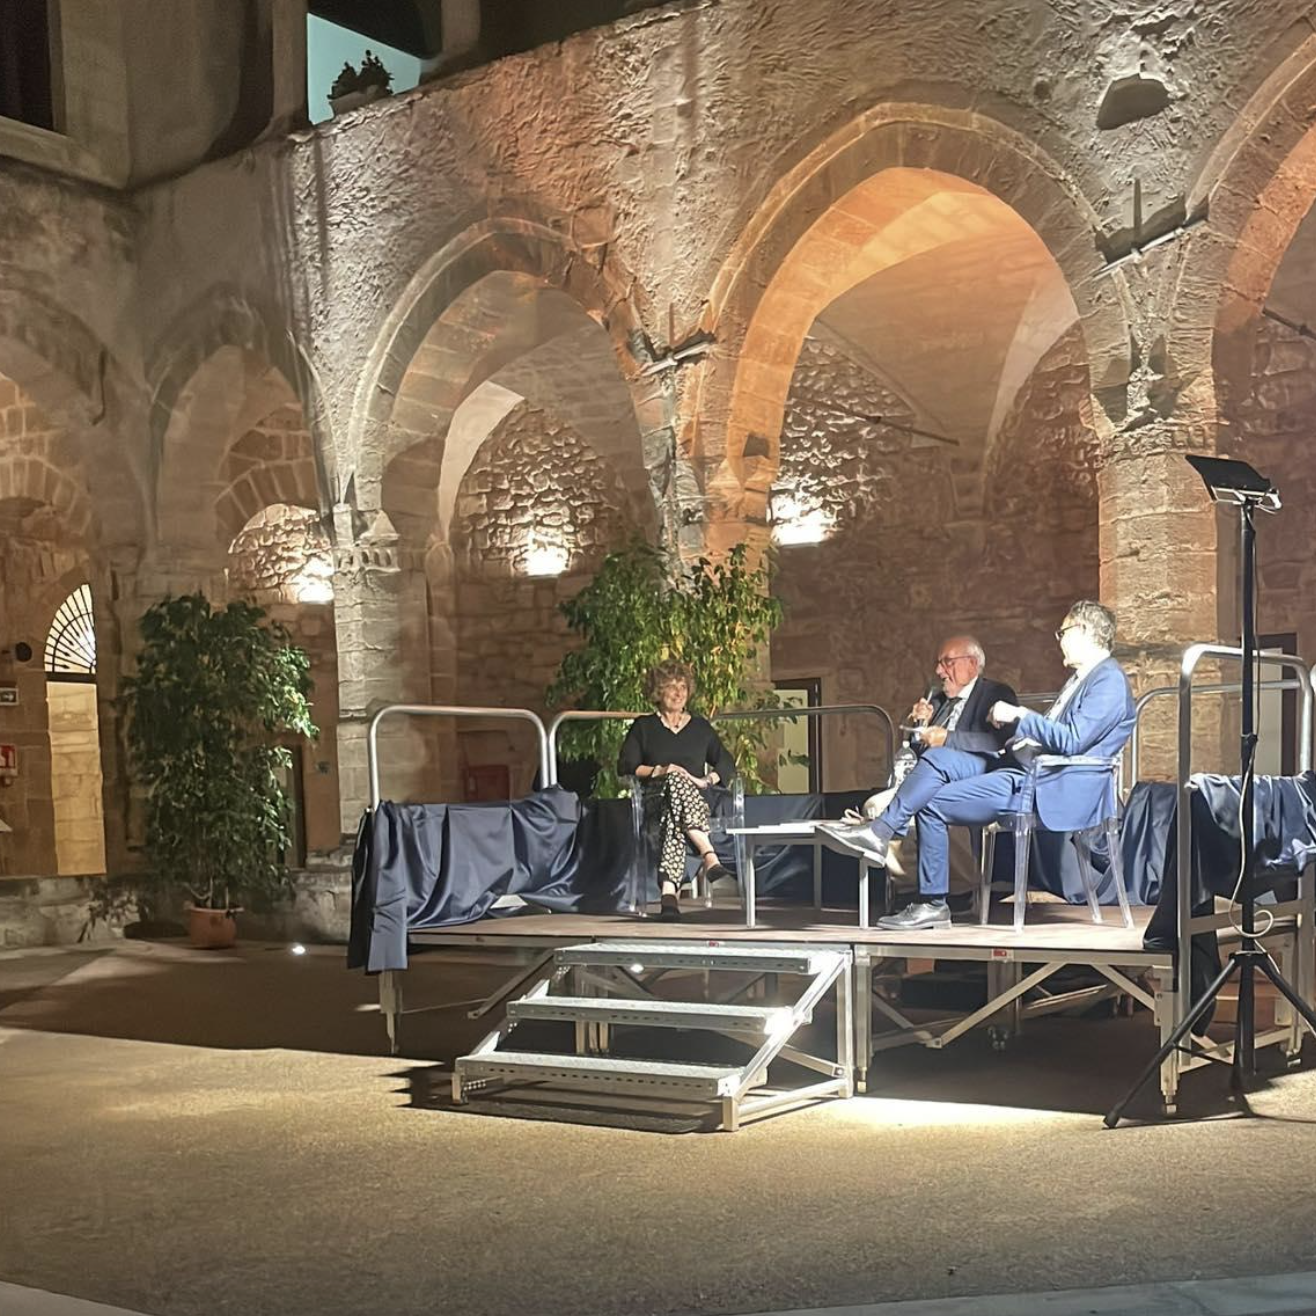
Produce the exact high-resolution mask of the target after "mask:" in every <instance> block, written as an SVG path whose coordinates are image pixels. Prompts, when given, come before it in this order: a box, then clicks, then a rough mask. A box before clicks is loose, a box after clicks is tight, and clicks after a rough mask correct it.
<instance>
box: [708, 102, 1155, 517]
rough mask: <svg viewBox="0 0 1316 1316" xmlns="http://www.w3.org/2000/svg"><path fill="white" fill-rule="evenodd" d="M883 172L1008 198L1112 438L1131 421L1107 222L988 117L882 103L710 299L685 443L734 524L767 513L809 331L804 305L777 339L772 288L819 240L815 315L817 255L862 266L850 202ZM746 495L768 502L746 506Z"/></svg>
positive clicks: (728, 264)
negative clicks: (1083, 350)
mask: <svg viewBox="0 0 1316 1316" xmlns="http://www.w3.org/2000/svg"><path fill="white" fill-rule="evenodd" d="M884 170H904V171H910V172H915V171H924V170H933V171H937V172H938V173H939V174H941V175H943V176H945V177H947V178H950V179H954V180H959V182H958V184H957V186H959V187H962V188H963V189H964V190H966V191H967V190H969V189H974V190H976V191H978V192H979V193H982V194H986V195H990V196H992V197H994V198H996V199H998V200H999V201H1000V202H1001V203H1003V204H1004V205H1006V206H1008V207H1009V208H1010V209H1011V210H1013V211H1014V212H1015V213H1016V214H1017V215H1018V216H1019V217H1020V219H1021V220H1022V221H1024V223H1026V224H1027V225H1028V226H1029V227H1030V228H1031V229H1032V230H1033V232H1034V233H1035V234H1037V236H1038V238H1039V239H1040V241H1042V242H1043V243H1044V244H1045V246H1046V248H1047V249H1048V251H1049V252H1050V255H1051V256H1052V258H1053V259H1054V261H1055V263H1056V265H1057V266H1058V267H1059V269H1060V271H1061V272H1062V273H1063V275H1064V280H1065V284H1066V285H1067V289H1068V292H1069V295H1070V296H1072V298H1073V301H1074V304H1075V306H1076V309H1077V313H1078V316H1079V319H1080V320H1081V321H1082V324H1083V331H1084V337H1085V340H1086V342H1087V350H1088V358H1089V363H1090V373H1091V378H1092V384H1093V393H1094V396H1096V397H1097V398H1098V400H1099V401H1100V403H1101V411H1102V413H1103V424H1104V425H1105V426H1107V427H1109V426H1112V425H1114V424H1117V423H1118V422H1119V421H1120V420H1121V419H1122V418H1123V415H1124V411H1125V407H1126V405H1127V386H1128V382H1129V377H1130V374H1131V371H1132V365H1133V357H1134V353H1135V352H1136V351H1137V345H1136V344H1135V343H1134V341H1133V338H1132V333H1131V329H1130V321H1131V316H1130V314H1129V299H1128V293H1127V289H1126V287H1125V285H1124V281H1123V277H1122V275H1121V274H1120V273H1119V272H1118V271H1115V272H1113V273H1111V274H1109V275H1108V276H1106V277H1104V278H1101V279H1098V278H1096V277H1095V276H1096V275H1097V273H1098V271H1099V269H1100V267H1101V263H1102V262H1101V258H1100V256H1099V254H1098V250H1097V245H1096V236H1097V232H1098V221H1097V217H1096V215H1095V213H1094V211H1093V208H1092V207H1091V205H1090V204H1089V203H1088V201H1087V199H1086V198H1085V197H1084V195H1083V194H1082V192H1081V191H1080V190H1079V188H1078V187H1077V186H1076V185H1075V184H1074V183H1073V182H1072V181H1071V180H1070V179H1069V178H1068V176H1067V175H1066V174H1065V172H1064V171H1063V170H1062V169H1061V168H1060V166H1059V165H1057V164H1056V163H1055V162H1054V161H1053V160H1051V159H1050V158H1049V157H1048V156H1047V155H1046V154H1045V153H1044V152H1043V151H1042V150H1041V149H1040V148H1038V147H1037V146H1036V145H1034V144H1032V143H1030V142H1028V141H1027V140H1025V139H1024V138H1022V137H1021V136H1019V135H1018V134H1016V133H1014V132H1013V131H1011V130H1010V129H1008V128H1005V127H1004V126H1003V125H1001V124H1000V123H997V122H996V121H994V120H991V119H988V118H986V117H985V116H983V115H981V114H975V113H970V112H967V111H955V110H949V109H945V108H942V107H936V106H928V105H913V104H882V105H877V106H874V107H873V108H871V109H870V110H868V111H866V112H865V113H864V114H862V115H859V116H858V117H856V118H855V119H853V120H852V121H851V122H849V123H848V124H846V125H845V126H844V127H842V128H841V129H840V130H838V131H837V132H835V133H833V134H832V135H831V136H830V137H828V138H827V139H826V140H825V141H823V142H822V143H821V144H819V145H817V146H815V147H814V148H813V149H811V150H809V151H808V152H807V154H804V155H803V156H802V157H801V158H799V159H798V160H797V161H796V162H795V163H794V164H792V166H791V167H790V168H789V169H788V170H786V171H785V172H784V173H783V175H782V176H781V178H780V179H779V180H778V181H777V183H776V184H775V185H774V186H773V187H772V188H771V190H770V191H769V192H768V194H767V196H766V198H765V199H764V200H763V202H762V204H761V205H760V206H759V208H758V210H757V211H756V212H755V214H754V215H753V217H752V218H751V219H750V220H749V221H748V223H747V224H746V225H745V227H744V229H743V230H742V232H741V234H740V236H739V238H738V240H737V241H736V243H735V245H734V247H733V249H732V251H731V253H730V254H729V255H728V257H727V258H726V260H725V261H724V262H723V264H722V266H721V269H720V270H719V272H718V275H717V278H716V280H715V282H714V285H713V288H712V290H711V293H710V297H709V304H708V309H707V312H706V315H705V317H704V324H705V326H706V327H707V328H708V330H709V331H710V332H711V333H713V334H714V335H715V336H716V338H717V347H716V350H715V352H714V353H713V355H712V358H711V359H710V361H709V364H708V366H707V367H706V368H705V370H704V372H703V378H702V379H701V381H700V384H699V388H698V399H697V402H696V405H695V406H694V407H693V408H692V409H691V413H690V414H691V416H692V417H694V418H697V420H692V424H691V430H690V432H688V433H687V434H686V435H684V436H683V437H684V439H685V440H686V442H687V444H688V445H689V446H690V447H691V448H692V449H693V450H695V451H696V452H697V453H698V454H699V455H700V456H702V458H703V463H702V464H703V467H704V470H705V473H706V475H707V476H708V479H709V492H710V493H711V494H712V495H713V496H714V498H715V500H716V501H717V502H719V503H721V504H722V507H721V514H722V515H724V516H729V517H730V518H731V519H733V520H739V519H741V517H742V516H745V515H746V514H747V515H748V519H750V520H754V519H757V516H758V514H760V513H761V511H762V506H761V503H762V495H763V491H764V490H765V489H766V486H767V484H769V483H770V481H771V478H772V468H773V466H774V464H775V453H774V451H773V446H774V444H775V436H776V434H777V433H778V432H779V430H780V426H781V414H782V403H783V401H784V398H785V396H786V392H787V390H788V388H789V380H790V372H791V369H792V366H793V363H794V361H795V359H796V357H797V355H798V351H799V345H800V341H801V340H802V337H803V328H804V327H803V326H802V325H800V324H798V323H796V321H798V320H799V319H800V318H801V316H802V315H804V312H805V309H806V307H805V306H801V305H796V306H794V307H793V308H790V309H791V310H793V311H794V314H793V315H791V317H790V327H789V329H788V330H787V331H786V332H783V333H776V332H774V331H773V329H772V328H771V327H770V326H769V325H768V324H767V323H766V322H765V317H764V316H763V315H762V312H763V311H764V309H765V302H766V301H767V299H768V298H769V297H770V295H771V294H772V293H773V288H774V281H775V280H776V279H777V277H778V275H779V272H780V271H781V269H782V267H783V265H784V264H785V263H786V262H788V261H789V260H790V258H791V254H792V253H793V252H796V251H797V250H801V243H802V242H806V241H807V240H808V238H809V236H810V234H812V235H813V237H814V239H815V241H816V249H815V251H814V253H813V263H814V265H815V267H817V268H814V269H813V270H809V269H808V268H807V266H808V264H809V260H808V259H807V258H806V259H805V260H803V261H802V262H801V263H800V268H799V269H798V270H797V274H798V276H799V277H800V279H801V281H802V286H803V287H804V288H805V291H804V293H803V296H802V300H803V301H804V302H805V303H806V304H807V303H808V301H809V300H810V299H814V300H816V298H817V297H819V296H821V295H823V292H824V291H825V288H824V285H825V282H826V280H827V277H828V275H827V271H826V266H825V259H826V257H824V263H823V265H822V266H821V267H818V265H819V256H820V255H821V254H822V253H824V252H827V253H828V255H829V256H830V257H831V258H840V259H844V260H845V261H846V262H847V263H850V262H852V261H853V259H854V257H853V252H852V251H851V250H849V249H847V237H850V238H851V239H852V240H853V238H854V237H855V236H862V234H863V232H864V230H863V229H862V228H860V229H856V228H855V226H854V225H853V224H850V225H849V226H848V227H847V225H846V223H845V222H844V221H845V218H846V217H845V214H844V209H843V207H841V206H840V204H839V203H840V202H841V200H842V199H843V198H845V197H846V196H847V195H849V194H851V193H852V192H853V191H854V190H855V189H856V188H859V187H861V186H862V185H863V184H864V183H865V181H866V180H869V179H872V178H873V177H874V176H875V175H878V174H880V173H882V172H883V171H884ZM829 214H830V215H831V216H832V219H831V220H829V219H828V216H829ZM829 228H830V229H832V230H833V231H830V232H829V231H828V229H829ZM777 286H778V288H780V285H777ZM787 300H789V299H787ZM774 309H777V310H780V309H782V308H774ZM751 436H754V437H753V438H751ZM747 448H748V450H749V451H748V456H749V458H750V460H749V461H747V460H746V458H747ZM756 458H757V459H758V465H757V466H756V467H755V466H752V465H751V463H752V462H753V461H755V459H756ZM747 486H749V487H750V488H752V489H753V490H754V491H756V494H757V496H756V497H753V498H751V499H750V500H749V501H748V502H747V503H746V504H743V505H741V506H740V507H737V506H736V503H737V501H738V500H739V499H740V498H741V496H742V493H741V491H742V490H744V489H745V488H746V487H747Z"/></svg>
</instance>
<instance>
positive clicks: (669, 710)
mask: <svg viewBox="0 0 1316 1316" xmlns="http://www.w3.org/2000/svg"><path fill="white" fill-rule="evenodd" d="M645 685H646V690H645V693H646V694H647V695H648V696H649V699H650V700H651V701H652V702H653V704H654V706H655V707H656V708H657V709H658V711H657V712H656V713H649V714H647V715H646V716H644V717H637V718H636V719H635V721H634V722H632V723H631V728H630V730H629V731H628V732H627V733H626V739H625V741H624V742H623V743H622V747H621V754H620V755H619V756H618V759H617V771H618V772H619V773H621V775H622V776H628V777H629V776H633V777H636V778H638V779H639V780H640V781H642V782H645V783H652V785H651V786H650V785H647V784H646V786H645V787H644V788H643V789H644V791H645V795H646V799H647V798H648V797H649V794H650V791H651V790H652V792H653V797H654V799H655V801H656V804H657V807H658V808H659V810H660V819H659V831H658V836H659V847H660V851H661V854H660V858H659V860H658V878H659V882H660V891H661V894H662V906H661V908H660V910H659V914H658V917H659V918H664V919H676V918H680V917H681V908H680V905H679V904H678V903H677V896H678V893H679V892H680V890H681V886H682V885H683V883H684V882H685V856H686V842H687V840H688V841H689V843H690V844H691V845H693V846H694V848H695V850H696V851H697V852H698V854H699V856H700V858H701V860H702V861H703V865H704V871H705V874H706V876H707V878H708V880H709V881H710V882H714V881H716V880H717V879H718V878H722V877H729V876H730V874H729V873H728V872H727V870H726V869H725V868H723V867H722V865H721V864H719V863H718V861H717V854H716V853H715V852H714V850H713V845H712V842H711V841H710V840H709V839H708V823H709V812H708V801H707V800H705V799H704V797H703V795H702V794H701V793H700V788H701V787H704V786H716V785H718V784H720V783H723V782H727V781H730V779H731V778H732V777H733V776H734V775H735V771H736V768H735V764H734V763H733V762H732V761H731V755H730V754H728V753H727V752H726V750H725V749H724V748H723V746H722V742H721V741H720V740H719V739H718V738H717V732H716V731H714V730H713V728H712V726H711V725H709V723H708V722H706V721H705V720H704V719H703V718H702V717H694V716H692V715H691V714H690V713H688V712H687V711H686V707H685V706H686V703H687V702H688V701H689V699H690V697H691V696H692V695H693V694H694V692H695V680H694V673H693V672H692V671H691V670H690V668H689V666H688V665H687V664H685V663H682V662H676V661H671V662H665V663H659V664H658V666H657V667H655V668H654V669H653V670H652V671H651V672H650V673H649V678H648V680H647V681H646V683H645Z"/></svg>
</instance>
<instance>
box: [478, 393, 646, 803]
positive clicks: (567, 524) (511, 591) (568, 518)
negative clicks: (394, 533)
mask: <svg viewBox="0 0 1316 1316" xmlns="http://www.w3.org/2000/svg"><path fill="white" fill-rule="evenodd" d="M628 504H629V500H628V498H627V496H626V493H625V490H624V489H623V487H622V485H621V482H620V480H619V478H618V476H617V474H616V472H615V471H614V470H613V469H612V468H611V467H610V465H609V464H608V463H607V462H605V461H604V460H603V459H602V458H600V457H599V456H598V454H597V453H595V452H594V450H593V449H592V448H591V447H590V446H589V445H588V444H586V443H585V442H584V440H583V439H581V438H580V436H579V435H578V434H576V433H575V431H574V430H572V429H571V428H570V427H569V426H566V425H564V424H562V423H561V422H560V421H557V420H555V419H554V418H553V417H551V416H549V415H547V414H546V413H545V412H543V411H539V410H537V409H535V408H532V407H529V406H526V405H521V406H518V407H517V408H515V409H514V410H513V411H511V412H509V413H508V415H507V417H506V418H505V419H504V420H503V421H502V422H501V423H500V424H499V425H498V427H497V428H496V429H495V430H494V432H493V434H491V435H490V437H489V439H488V441H487V442H486V444H485V445H484V447H483V448H482V449H481V450H480V452H479V453H478V455H477V457H476V459H475V461H474V462H473V463H472V464H471V467H470V469H469V470H468V471H467V474H466V477H465V479H464V480H463V481H462V485H461V488H460V490H459V491H458V495H457V504H456V515H455V523H454V534H453V549H454V559H455V571H456V581H457V588H456V600H455V602H456V614H457V626H456V630H457V652H458V668H457V691H458V696H459V697H458V701H457V702H458V703H461V704H475V705H484V706H495V707H497V706H512V707H521V708H532V709H536V710H543V708H544V690H545V688H546V687H547V686H548V684H549V682H550V681H551V680H552V679H553V676H554V675H555V674H556V672H557V668H558V664H559V663H560V662H561V661H562V655H563V654H564V653H565V652H566V649H567V645H568V643H569V634H568V630H567V625H566V620H565V618H563V616H562V615H561V613H560V612H559V610H558V607H559V604H560V603H561V602H562V601H563V600H565V599H568V598H570V597H572V596H573V595H574V594H576V593H578V592H579V591H580V590H581V588H583V587H584V586H585V585H586V584H588V583H589V580H590V579H591V577H592V576H593V573H594V572H595V570H596V569H597V568H598V566H599V564H600V562H602V560H603V558H604V556H605V555H606V554H607V553H608V552H609V551H610V550H611V549H614V548H619V547H621V546H622V545H623V544H625V543H626V542H627V541H628V540H629V539H630V538H631V537H632V536H633V535H634V534H635V533H636V531H635V520H634V517H633V516H632V515H631V513H630V510H629V506H628ZM532 539H533V541H534V544H535V546H536V548H535V550H532V549H531V547H530V544H531V540H532ZM536 550H537V552H538V553H540V554H548V555H554V556H549V557H546V558H545V559H544V560H542V561H541V560H539V559H538V558H536V557H535V556H534V553H535V551H536ZM536 567H538V568H540V569H543V570H547V569H549V568H555V570H554V572H553V574H544V575H533V574H530V572H531V571H532V570H533V569H534V568H536ZM459 736H460V740H461V745H462V756H463V761H464V762H465V763H468V764H473V765H485V764H491V763H508V764H510V765H511V766H512V769H513V771H512V788H513V791H514V793H515V792H517V791H519V790H524V789H527V788H528V787H529V785H530V779H531V777H532V776H533V772H534V766H535V754H534V741H533V736H531V735H530V734H529V733H528V732H521V731H519V730H506V729H503V728H496V729H493V730H490V731H477V730H470V729H466V728H462V729H461V730H460V731H459Z"/></svg>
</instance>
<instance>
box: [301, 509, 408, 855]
mask: <svg viewBox="0 0 1316 1316" xmlns="http://www.w3.org/2000/svg"><path fill="white" fill-rule="evenodd" d="M334 539H335V545H334V567H335V569H334V627H335V632H336V637H337V642H338V694H339V717H338V733H337V734H338V782H339V812H340V817H341V822H342V829H343V834H344V836H345V837H351V836H352V835H354V834H355V832H356V828H357V824H358V823H359V821H360V818H361V812H362V810H363V809H365V808H366V806H367V804H368V802H369V799H370V783H369V775H368V770H367V762H366V738H367V733H368V730H369V726H370V721H371V719H372V718H373V717H374V715H375V714H376V713H377V712H378V711H379V710H380V709H381V708H383V707H384V706H385V705H388V704H401V703H415V704H427V703H430V702H431V696H430V689H429V643H428V625H427V623H428V615H427V613H428V609H427V602H426V591H425V575H424V571H423V569H422V565H421V564H420V563H419V562H418V561H413V560H411V557H412V555H409V554H407V553H406V552H404V551H403V550H401V549H400V546H399V541H398V535H397V532H396V531H395V530H394V529H393V526H392V523H391V522H390V521H389V519H388V517H387V516H386V515H385V514H384V513H383V512H378V511H377V512H372V513H368V514H365V513H360V512H357V511H356V510H355V509H353V508H352V507H351V506H349V505H348V504H343V503H340V504H339V505H337V506H336V507H335V508H334ZM433 730H434V728H433V727H428V726H424V725H423V724H422V723H420V722H419V721H418V720H415V719H405V718H393V719H389V720H388V721H386V722H385V723H384V724H383V725H382V726H381V728H380V735H379V742H378V743H379V759H380V785H381V789H382V791H383V795H384V798H386V799H393V800H425V799H428V798H431V797H432V796H433V786H432V782H433V772H432V769H431V763H430V760H431V755H430V753H429V752H428V751H427V749H426V745H427V743H429V741H430V738H431V735H432V732H433ZM323 734H324V735H326V736H327V735H329V734H330V729H329V728H324V729H323Z"/></svg>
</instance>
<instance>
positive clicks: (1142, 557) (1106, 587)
mask: <svg viewBox="0 0 1316 1316" xmlns="http://www.w3.org/2000/svg"><path fill="white" fill-rule="evenodd" d="M1160 428H1161V427H1159V426H1157V427H1154V428H1153V427H1150V426H1149V427H1147V429H1144V430H1140V431H1138V432H1137V433H1136V434H1135V435H1129V436H1123V440H1122V441H1121V436H1116V441H1115V443H1114V444H1113V445H1112V451H1110V452H1108V454H1107V456H1106V458H1105V461H1104V463H1103V466H1102V469H1101V471H1100V472H1099V475H1098V489H1099V492H1100V499H1101V597H1102V601H1103V602H1104V603H1106V604H1107V605H1108V606H1109V607H1112V608H1113V609H1114V610H1115V613H1116V615H1117V617H1118V619H1119V637H1118V653H1119V657H1120V658H1121V660H1122V661H1123V662H1124V665H1125V668H1126V670H1127V671H1128V673H1129V678H1130V680H1131V681H1132V682H1133V686H1134V693H1135V695H1137V694H1141V693H1143V692H1145V691H1147V690H1149V689H1151V688H1153V687H1155V686H1175V685H1177V684H1178V679H1179V666H1180V661H1181V658H1182V654H1183V650H1184V648H1185V647H1186V646H1187V645H1189V644H1191V643H1194V642H1196V641H1214V640H1216V639H1217V638H1218V637H1219V635H1220V634H1221V631H1220V625H1219V614H1218V608H1219V604H1218V599H1219V598H1220V597H1221V595H1220V592H1219V589H1218V586H1219V581H1218V572H1219V564H1220V560H1221V553H1220V542H1219V525H1218V522H1217V514H1216V512H1215V510H1214V507H1213V505H1212V504H1211V503H1210V502H1209V501H1208V500H1207V497H1206V494H1205V491H1204V490H1203V487H1202V482H1201V479H1200V478H1199V477H1198V475H1197V473H1196V472H1195V471H1194V470H1193V469H1192V467H1190V466H1189V465H1188V463H1187V462H1186V461H1185V460H1184V454H1183V449H1182V448H1172V447H1170V446H1169V443H1168V442H1167V440H1168V438H1169V436H1168V434H1160V433H1157V432H1156V431H1158V430H1160ZM1165 428H1166V429H1168V426H1167V427H1165ZM1226 556H1227V555H1226ZM1202 672H1203V678H1202V679H1204V680H1213V679H1215V675H1214V673H1216V672H1217V669H1216V668H1214V667H1212V668H1209V669H1208V668H1203V669H1202ZM1223 677H1224V679H1226V680H1235V679H1237V670H1236V669H1235V671H1234V673H1233V674H1230V673H1229V672H1228V670H1226V671H1225V672H1224V673H1223ZM1220 707H1221V706H1220V705H1218V704H1216V703H1214V702H1207V701H1200V702H1199V703H1198V704H1197V705H1195V711H1194V720H1193V725H1194V763H1195V765H1199V766H1200V768H1201V769H1203V770H1215V769H1218V768H1219V767H1220V766H1221V764H1222V763H1224V764H1225V765H1226V766H1227V765H1228V762H1229V760H1228V759H1227V758H1225V759H1222V758H1221V753H1222V748H1223V745H1222V737H1223V736H1224V732H1225V728H1224V724H1223V722H1222V719H1221V716H1220ZM1175 709H1176V700H1175V698H1174V697H1173V696H1167V697H1164V698H1161V699H1158V700H1156V701H1154V705H1152V706H1149V708H1148V710H1147V712H1146V713H1145V714H1144V716H1143V720H1142V723H1141V739H1142V759H1141V765H1140V769H1141V776H1142V778H1143V779H1144V780H1147V779H1160V780H1171V779H1173V777H1174V772H1175V763H1176V759H1175V745H1176V728H1177V725H1178V724H1177V719H1176V713H1175Z"/></svg>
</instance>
